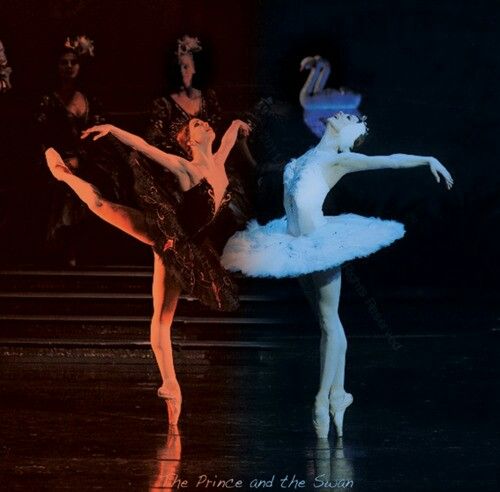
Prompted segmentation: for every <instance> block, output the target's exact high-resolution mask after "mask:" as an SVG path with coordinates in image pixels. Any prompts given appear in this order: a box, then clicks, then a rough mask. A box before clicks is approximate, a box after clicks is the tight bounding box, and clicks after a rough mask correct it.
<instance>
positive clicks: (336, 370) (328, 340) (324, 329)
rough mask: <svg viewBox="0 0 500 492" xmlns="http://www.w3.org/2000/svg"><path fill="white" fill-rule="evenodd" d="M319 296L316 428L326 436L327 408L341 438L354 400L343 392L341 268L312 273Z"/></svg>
mask: <svg viewBox="0 0 500 492" xmlns="http://www.w3.org/2000/svg"><path fill="white" fill-rule="evenodd" d="M313 279H314V282H315V284H316V288H317V293H318V310H319V318H320V326H321V344H320V357H321V361H320V369H321V372H320V381H319V390H318V393H317V395H316V400H315V405H314V426H315V428H316V432H317V434H318V437H326V436H327V435H328V429H329V423H330V419H329V415H328V408H329V407H330V410H331V412H332V414H333V416H334V420H335V425H336V427H337V434H338V435H339V436H341V435H342V419H343V413H344V410H345V408H346V407H347V406H348V405H349V404H350V403H351V402H352V397H351V396H350V395H349V396H347V395H348V394H347V393H346V392H345V390H344V376H345V355H346V351H347V339H346V336H345V333H344V328H343V326H342V323H341V322H340V318H339V313H338V308H339V299H340V287H341V271H340V269H334V270H329V271H326V272H318V273H314V274H313Z"/></svg>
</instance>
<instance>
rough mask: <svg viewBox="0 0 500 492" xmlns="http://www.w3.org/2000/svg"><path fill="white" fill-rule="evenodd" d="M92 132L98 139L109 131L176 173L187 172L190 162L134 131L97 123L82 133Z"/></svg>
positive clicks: (86, 135)
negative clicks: (168, 152)
mask: <svg viewBox="0 0 500 492" xmlns="http://www.w3.org/2000/svg"><path fill="white" fill-rule="evenodd" d="M92 133H95V135H94V138H93V140H98V139H99V138H101V137H104V136H105V135H107V134H108V133H109V134H111V135H113V136H115V137H116V138H117V139H118V140H120V142H123V143H124V144H125V145H128V146H130V147H132V148H133V149H135V150H137V151H138V152H141V153H142V154H144V155H145V156H146V157H149V158H150V159H152V160H153V161H155V162H157V163H158V164H160V165H161V166H163V167H165V168H166V169H168V170H169V171H170V172H172V173H174V174H175V175H177V176H180V175H185V174H186V165H187V164H188V161H187V160H186V159H183V158H182V157H180V156H177V155H174V154H167V153H166V152H163V151H162V150H160V149H158V148H156V147H154V146H153V145H150V144H149V143H148V142H146V140H144V139H143V138H141V137H139V136H137V135H134V134H133V133H129V132H127V131H125V130H122V129H121V128H117V127H116V126H113V125H97V126H93V127H92V128H88V129H87V130H85V131H84V132H83V133H82V138H87V137H88V136H89V135H91V134H92Z"/></svg>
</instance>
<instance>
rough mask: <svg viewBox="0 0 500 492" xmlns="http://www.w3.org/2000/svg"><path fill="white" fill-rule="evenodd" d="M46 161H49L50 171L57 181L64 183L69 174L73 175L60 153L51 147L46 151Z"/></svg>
mask: <svg viewBox="0 0 500 492" xmlns="http://www.w3.org/2000/svg"><path fill="white" fill-rule="evenodd" d="M45 160H46V161H47V166H48V168H49V171H50V172H51V173H52V175H53V176H54V178H56V179H57V180H59V181H63V180H64V177H65V176H66V175H67V174H73V173H72V172H71V170H70V168H69V167H68V166H67V165H66V163H65V162H64V161H63V158H62V157H61V155H60V154H59V152H57V150H55V149H54V148H52V147H49V148H48V149H47V150H46V151H45Z"/></svg>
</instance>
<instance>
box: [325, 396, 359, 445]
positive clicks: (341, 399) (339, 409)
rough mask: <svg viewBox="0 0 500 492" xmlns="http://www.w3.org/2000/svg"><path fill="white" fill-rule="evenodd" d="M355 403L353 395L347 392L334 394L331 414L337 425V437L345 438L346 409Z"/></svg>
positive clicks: (331, 399) (331, 400)
mask: <svg viewBox="0 0 500 492" xmlns="http://www.w3.org/2000/svg"><path fill="white" fill-rule="evenodd" d="M353 401H354V399H353V397H352V395H351V393H346V392H345V391H344V392H343V393H341V394H340V395H338V394H334V395H332V396H331V398H330V413H331V415H332V418H333V423H334V424H335V429H336V431H337V437H342V436H343V428H342V426H343V422H344V413H345V410H346V408H347V407H348V406H349V405H350V404H351V403H352V402H353Z"/></svg>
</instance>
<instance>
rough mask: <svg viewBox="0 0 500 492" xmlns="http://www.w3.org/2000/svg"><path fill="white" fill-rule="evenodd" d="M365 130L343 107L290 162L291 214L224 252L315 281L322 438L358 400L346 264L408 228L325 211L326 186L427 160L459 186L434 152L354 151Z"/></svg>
mask: <svg viewBox="0 0 500 492" xmlns="http://www.w3.org/2000/svg"><path fill="white" fill-rule="evenodd" d="M366 132H367V127H366V124H365V120H364V119H359V118H358V117H357V116H352V115H349V116H348V115H345V114H343V113H339V114H337V115H335V116H333V117H331V118H329V119H328V123H327V127H326V130H325V133H324V135H323V137H322V139H321V141H320V142H319V144H318V145H317V146H316V147H314V148H313V149H311V150H309V151H308V152H306V153H305V154H304V155H303V156H301V157H299V158H298V159H294V160H292V161H291V162H290V163H289V164H287V166H286V168H285V173H284V188H285V190H284V191H285V210H286V217H283V218H282V219H278V220H274V221H272V222H270V223H268V224H266V225H265V226H259V225H258V224H257V223H256V222H255V221H252V222H250V223H249V224H248V227H247V229H246V230H245V231H241V232H238V233H236V234H235V235H234V236H233V237H232V238H231V239H230V240H229V242H228V243H227V245H226V248H225V250H224V254H223V257H222V264H223V266H224V267H225V268H227V269H228V270H232V271H241V272H243V273H244V274H246V275H249V276H254V277H277V278H282V277H298V276H302V277H301V278H302V279H303V280H305V281H306V282H307V283H310V284H311V285H312V286H313V289H312V291H311V292H312V293H313V296H314V305H315V306H317V312H318V316H319V319H320V326H321V345H320V381H319V390H318V393H317V394H316V399H315V403H314V409H313V425H314V428H315V431H316V434H317V436H318V437H319V438H326V437H327V436H328V432H329V429H330V414H331V416H332V417H333V420H334V424H335V427H336V431H337V436H338V437H342V422H343V417H344V412H345V409H346V408H347V407H348V406H349V405H350V404H351V403H352V401H353V398H352V395H351V394H350V393H347V392H346V391H345V390H344V372H345V355H346V350H347V340H346V337H345V333H344V329H343V327H342V323H341V322H340V319H339V314H338V305H339V297H340V277H341V275H340V269H341V265H342V263H344V262H346V261H347V260H351V259H353V258H359V257H364V256H368V255H370V254H372V253H374V252H375V251H377V250H379V249H381V248H383V247H385V246H388V245H389V244H391V243H392V242H394V241H396V240H397V239H400V238H401V237H403V235H404V227H403V225H402V224H400V223H398V222H394V221H388V220H381V219H377V218H373V217H371V218H368V217H361V216H359V215H354V214H344V215H339V216H333V217H325V216H324V215H323V211H322V206H323V202H324V200H325V197H326V195H327V193H328V192H329V191H330V189H331V188H333V187H334V186H335V185H336V184H337V183H338V182H339V180H340V179H341V178H342V176H344V175H346V174H348V173H351V172H356V171H367V170H373V169H382V168H409V167H416V166H423V165H428V166H429V167H430V170H431V172H432V174H433V175H434V177H435V178H436V180H437V182H438V183H439V182H440V180H441V177H442V178H443V179H444V182H445V184H446V187H447V188H448V189H450V188H451V187H452V185H453V179H452V177H451V175H450V173H449V172H448V171H447V170H446V168H445V167H444V166H443V165H442V164H441V163H440V162H439V161H438V160H437V159H435V158H434V157H422V156H415V155H406V154H393V155H389V156H366V155H363V154H358V153H354V152H351V151H350V149H351V148H352V147H353V145H354V143H355V141H356V140H357V139H358V137H360V136H361V135H363V134H365V133H366ZM306 274H308V275H306ZM304 275H305V276H304ZM309 294H310V292H309Z"/></svg>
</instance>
